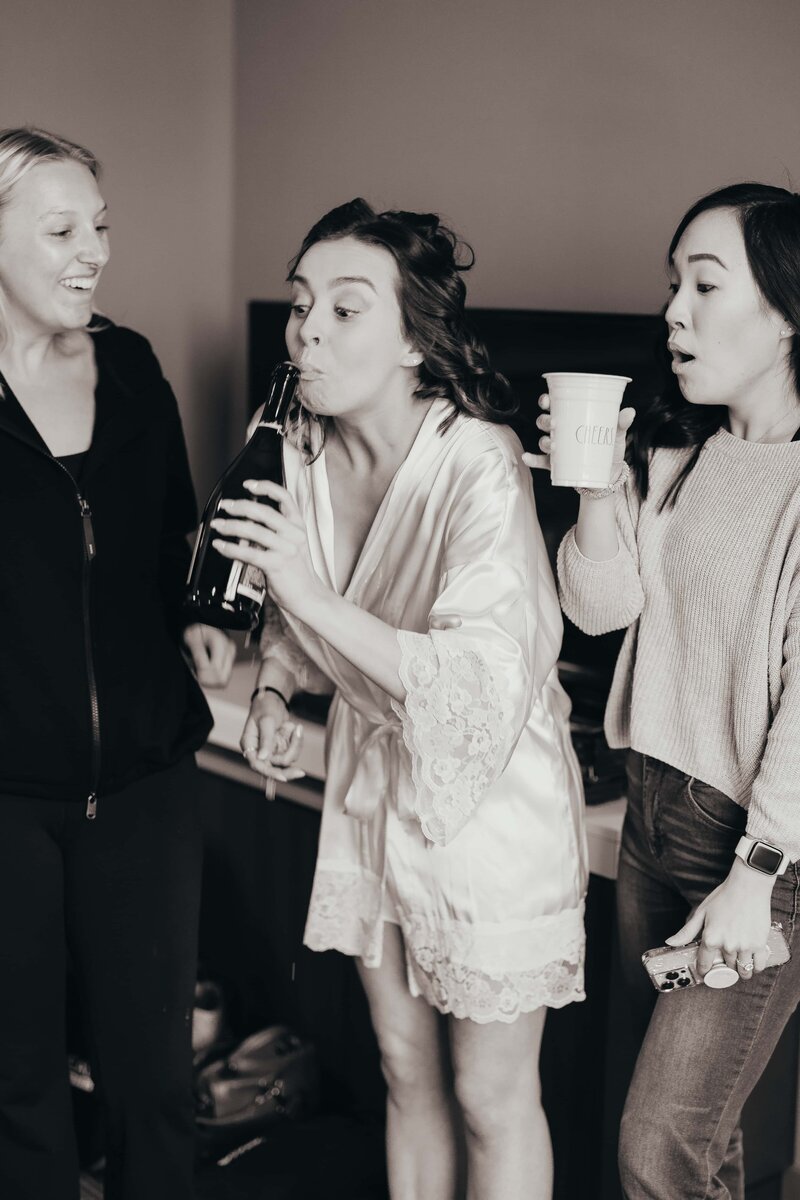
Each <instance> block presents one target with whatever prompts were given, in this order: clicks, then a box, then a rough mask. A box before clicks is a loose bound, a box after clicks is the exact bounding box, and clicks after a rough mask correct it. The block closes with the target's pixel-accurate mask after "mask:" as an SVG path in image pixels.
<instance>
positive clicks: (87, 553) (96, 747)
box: [0, 375, 100, 821]
mask: <svg viewBox="0 0 800 1200" xmlns="http://www.w3.org/2000/svg"><path fill="white" fill-rule="evenodd" d="M0 379H2V375H0ZM9 432H10V433H11V436H12V437H19V434H17V433H14V431H13V430H10V431H9ZM21 440H22V441H25V442H26V444H28V445H31V443H30V441H29V440H28V439H27V438H22V439H21ZM33 448H34V449H36V450H37V452H38V453H39V454H44V456H45V458H49V459H50V461H51V462H53V463H55V465H56V466H57V467H58V469H59V470H60V471H63V472H64V474H65V475H66V476H67V478H68V479H69V481H70V483H71V485H72V487H73V488H74V490H75V495H76V497H77V500H78V508H79V509H80V514H81V528H82V531H83V644H84V653H85V655H86V675H87V678H88V681H89V711H90V716H91V723H92V759H91V763H92V765H91V775H90V789H91V790H90V791H89V793H88V795H87V797H86V819H87V821H93V820H94V819H95V817H96V816H97V788H98V786H99V783H100V705H99V702H98V699H97V679H96V676H95V672H94V655H93V653H92V631H91V623H90V622H91V614H90V605H89V600H90V582H91V572H92V562H93V560H94V559H95V557H96V555H97V547H96V544H95V540H94V526H93V525H92V510H91V508H90V507H89V502H88V500H86V498H85V497H84V496H82V495H81V491H80V488H79V487H78V486H77V484H76V482H75V479H74V478H73V476H72V474H71V472H70V471H68V470H67V468H66V467H65V466H64V464H63V463H62V462H59V461H58V459H57V458H55V457H54V456H53V455H51V454H48V453H47V451H42V450H41V449H40V448H39V447H37V446H34V447H33Z"/></svg>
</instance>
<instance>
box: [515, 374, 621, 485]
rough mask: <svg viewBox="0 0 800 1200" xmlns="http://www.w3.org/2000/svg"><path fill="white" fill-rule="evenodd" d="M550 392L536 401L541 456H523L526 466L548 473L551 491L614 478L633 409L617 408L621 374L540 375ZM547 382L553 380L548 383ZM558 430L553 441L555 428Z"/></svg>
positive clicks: (598, 482)
mask: <svg viewBox="0 0 800 1200" xmlns="http://www.w3.org/2000/svg"><path fill="white" fill-rule="evenodd" d="M545 378H546V379H547V380H548V384H549V386H550V393H545V394H544V395H542V396H540V397H539V407H540V408H541V409H542V412H541V414H540V415H539V417H538V418H537V421H536V425H537V427H538V428H539V429H540V430H542V433H543V436H542V437H541V438H540V439H539V448H540V450H541V454H523V456H522V460H523V462H524V463H526V465H527V466H529V467H540V468H543V469H544V470H549V471H550V472H551V479H552V482H553V485H554V486H556V487H586V488H595V487H596V488H604V487H607V486H608V485H609V484H610V483H612V482H613V481H614V480H615V479H616V478H617V476H618V475H619V472H620V468H621V466H622V461H623V459H624V457H625V443H626V435H627V431H628V429H629V428H630V426H631V424H632V422H633V419H634V417H635V415H636V414H635V410H634V409H632V408H623V409H622V410H621V411H620V409H619V405H620V402H621V399H622V393H623V390H624V388H625V385H626V384H627V383H629V382H630V380H629V379H627V378H626V377H624V376H613V375H586V374H581V373H576V372H558V373H550V374H548V375H545ZM551 381H552V382H551ZM557 428H558V429H560V430H561V433H560V434H559V437H560V438H561V439H563V440H561V441H559V442H557V441H556V429H557Z"/></svg>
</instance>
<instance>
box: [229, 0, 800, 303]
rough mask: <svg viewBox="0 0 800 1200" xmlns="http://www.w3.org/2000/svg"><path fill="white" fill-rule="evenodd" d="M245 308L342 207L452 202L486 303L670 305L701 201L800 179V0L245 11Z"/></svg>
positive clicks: (358, 0) (241, 74) (241, 44)
mask: <svg viewBox="0 0 800 1200" xmlns="http://www.w3.org/2000/svg"><path fill="white" fill-rule="evenodd" d="M236 14H237V22H236V35H237V69H236V126H237V152H236V196H235V211H236V239H235V247H236V260H235V261H236V270H235V276H234V302H235V305H236V306H237V309H238V310H239V311H243V306H244V303H245V301H246V299H247V298H249V297H254V296H259V297H263V298H277V297H280V296H281V295H282V294H283V293H282V286H281V281H282V280H283V278H284V275H285V266H286V261H287V259H288V258H289V256H290V253H291V252H292V250H293V249H294V248H295V247H296V245H297V243H298V241H299V239H300V237H301V236H302V234H303V233H304V232H305V230H306V229H307V227H308V226H309V225H310V224H311V223H312V222H313V221H314V219H315V218H316V217H318V216H319V215H321V214H322V212H324V211H325V210H326V209H327V208H329V207H331V206H333V205H334V204H337V203H340V202H342V201H344V200H347V199H350V198H351V197H352V196H354V195H357V194H359V193H360V194H362V195H364V196H366V197H367V198H368V199H370V200H371V201H372V202H373V203H376V204H377V205H379V206H387V207H391V206H399V207H405V208H433V209H435V210H437V211H440V212H442V213H444V214H446V215H447V217H449V218H450V219H451V220H452V221H453V222H454V223H455V225H456V226H457V228H458V229H459V230H461V231H462V232H463V233H464V235H465V236H467V237H468V238H469V239H470V240H471V241H472V242H473V244H474V246H475V248H476V251H477V256H478V262H477V266H476V268H475V270H474V271H473V272H472V273H471V276H470V277H469V279H470V293H471V299H472V301H473V303H476V304H485V305H490V306H498V307H501V306H520V307H529V306H533V307H543V308H557V309H571V308H575V309H584V310H593V309H594V310H617V311H653V310H655V309H657V307H658V306H659V304H660V302H661V299H662V296H663V293H664V276H663V271H662V256H663V252H664V249H665V246H666V243H667V241H668V238H669V235H670V233H671V231H672V229H673V227H674V226H675V224H676V222H677V220H678V218H679V217H680V215H681V214H682V212H683V211H684V210H685V208H686V207H687V206H688V203H689V202H690V201H691V200H692V199H693V198H694V197H695V196H697V195H698V194H700V193H703V192H704V191H708V190H710V189H711V188H713V187H716V186H718V185H720V184H723V183H726V182H731V181H733V180H737V179H742V178H745V177H751V178H756V179H762V180H765V181H767V182H772V183H778V184H785V183H786V182H787V179H788V178H789V177H790V176H793V178H794V180H795V182H796V184H797V185H798V186H800V138H798V113H800V69H798V51H800V4H798V2H797V0H759V2H758V3H754V2H753V0H492V2H491V3H489V2H487V0H402V2H400V0H391V2H390V0H292V2H291V3H288V2H276V3H269V4H268V3H263V2H261V0H237V4H236Z"/></svg>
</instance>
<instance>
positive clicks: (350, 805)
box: [344, 721, 416, 821]
mask: <svg viewBox="0 0 800 1200" xmlns="http://www.w3.org/2000/svg"><path fill="white" fill-rule="evenodd" d="M402 751H403V730H402V728H401V726H400V725H399V724H398V722H397V721H386V722H384V723H383V724H382V725H376V726H375V727H374V728H373V729H372V730H371V732H370V733H369V734H368V736H367V737H366V738H365V739H364V741H363V742H362V743H361V746H360V747H359V750H358V755H357V762H356V769H355V771H354V773H353V778H352V779H351V780H350V786H349V787H348V789H347V794H346V795H345V798H344V811H345V812H346V813H347V815H348V816H349V817H355V818H356V820H358V821H370V820H371V819H372V817H373V816H374V815H375V812H376V811H377V809H378V806H379V805H380V804H381V803H383V802H385V801H386V800H387V799H388V800H389V801H390V802H391V799H392V798H393V799H394V802H395V805H396V807H397V815H398V816H399V817H400V819H401V820H409V819H413V818H414V816H415V811H414V810H415V806H416V795H415V791H414V786H413V784H412V782H411V779H410V777H409V774H408V772H407V771H403V770H400V769H399V768H400V755H401V754H402Z"/></svg>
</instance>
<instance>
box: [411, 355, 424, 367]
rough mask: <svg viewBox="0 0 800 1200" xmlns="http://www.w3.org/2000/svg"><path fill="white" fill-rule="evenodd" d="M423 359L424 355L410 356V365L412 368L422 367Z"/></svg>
mask: <svg viewBox="0 0 800 1200" xmlns="http://www.w3.org/2000/svg"><path fill="white" fill-rule="evenodd" d="M422 359H423V355H421V354H409V356H408V365H409V366H410V367H421V366H422Z"/></svg>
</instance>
